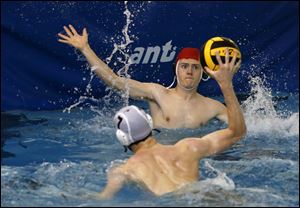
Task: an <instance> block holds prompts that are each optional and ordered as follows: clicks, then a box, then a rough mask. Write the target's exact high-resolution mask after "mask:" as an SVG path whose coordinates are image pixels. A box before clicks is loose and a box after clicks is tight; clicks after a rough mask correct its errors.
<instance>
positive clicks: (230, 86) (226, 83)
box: [219, 82, 233, 89]
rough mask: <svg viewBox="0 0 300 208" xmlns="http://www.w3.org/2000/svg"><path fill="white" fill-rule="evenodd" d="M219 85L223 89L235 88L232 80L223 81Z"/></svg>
mask: <svg viewBox="0 0 300 208" xmlns="http://www.w3.org/2000/svg"><path fill="white" fill-rule="evenodd" d="M219 85H220V88H221V89H226V88H233V85H232V82H221V83H219Z"/></svg>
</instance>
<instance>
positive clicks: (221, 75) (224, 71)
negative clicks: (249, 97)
mask: <svg viewBox="0 0 300 208" xmlns="http://www.w3.org/2000/svg"><path fill="white" fill-rule="evenodd" d="M216 58H217V61H218V64H219V66H220V67H219V70H217V71H213V70H211V69H210V68H208V67H207V66H206V67H205V70H206V72H207V73H208V74H209V75H210V76H211V77H213V78H214V79H215V80H216V81H217V82H218V83H219V84H223V83H228V82H230V83H231V82H232V78H233V75H234V73H235V72H236V71H237V70H238V69H239V68H240V66H241V60H239V61H238V62H237V63H235V62H236V58H237V52H236V51H234V55H233V58H232V60H231V62H229V50H228V48H226V54H225V63H223V62H222V60H221V57H220V54H219V52H218V51H217V52H216Z"/></svg>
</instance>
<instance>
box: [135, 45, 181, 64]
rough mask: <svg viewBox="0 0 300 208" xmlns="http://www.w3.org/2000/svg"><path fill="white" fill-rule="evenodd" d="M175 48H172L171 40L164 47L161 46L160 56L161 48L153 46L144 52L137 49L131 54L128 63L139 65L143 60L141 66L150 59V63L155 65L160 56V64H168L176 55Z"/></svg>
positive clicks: (141, 49) (142, 49) (142, 48)
mask: <svg viewBox="0 0 300 208" xmlns="http://www.w3.org/2000/svg"><path fill="white" fill-rule="evenodd" d="M175 50H176V46H174V47H173V48H172V40H170V41H169V42H167V43H166V44H165V45H163V46H162V54H161V47H160V46H154V47H150V46H149V47H147V49H146V52H145V48H144V47H137V48H135V49H134V50H133V51H134V53H133V54H131V56H130V59H129V63H131V64H139V63H140V62H141V60H142V58H143V56H144V52H145V56H144V58H143V61H142V64H148V63H149V61H150V57H152V59H151V63H152V64H153V63H157V60H158V57H159V55H160V54H161V57H160V60H159V61H160V62H170V61H172V60H173V59H174V57H175V54H176V51H175Z"/></svg>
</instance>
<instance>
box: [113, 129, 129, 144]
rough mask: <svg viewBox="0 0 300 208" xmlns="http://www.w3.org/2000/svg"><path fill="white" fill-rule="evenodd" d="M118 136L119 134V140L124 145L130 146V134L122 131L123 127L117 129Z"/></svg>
mask: <svg viewBox="0 0 300 208" xmlns="http://www.w3.org/2000/svg"><path fill="white" fill-rule="evenodd" d="M116 136H117V139H118V140H119V142H120V143H121V144H122V145H124V146H128V145H129V144H130V143H129V138H128V135H127V134H126V133H125V132H124V131H122V130H121V129H117V131H116Z"/></svg>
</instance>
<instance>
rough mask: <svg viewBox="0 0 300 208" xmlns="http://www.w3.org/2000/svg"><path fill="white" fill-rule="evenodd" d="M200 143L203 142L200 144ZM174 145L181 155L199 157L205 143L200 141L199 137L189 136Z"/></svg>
mask: <svg viewBox="0 0 300 208" xmlns="http://www.w3.org/2000/svg"><path fill="white" fill-rule="evenodd" d="M201 143H203V144H202V145H201ZM175 147H176V148H178V152H180V153H181V154H183V155H186V156H188V157H193V158H194V157H196V158H199V156H201V153H202V152H204V150H205V148H206V147H207V145H206V144H205V142H204V141H201V138H193V137H189V138H184V139H182V140H180V141H178V142H177V143H176V144H175Z"/></svg>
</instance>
